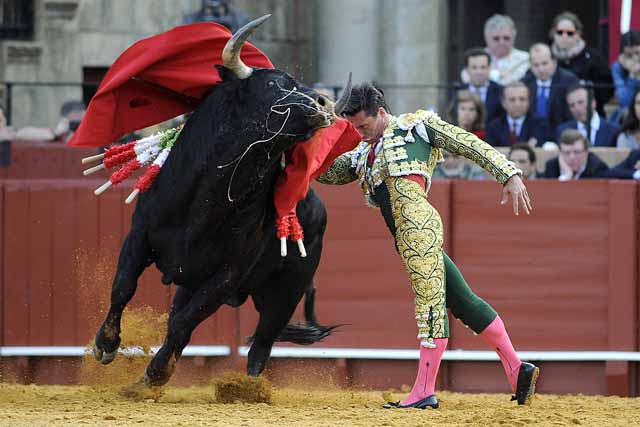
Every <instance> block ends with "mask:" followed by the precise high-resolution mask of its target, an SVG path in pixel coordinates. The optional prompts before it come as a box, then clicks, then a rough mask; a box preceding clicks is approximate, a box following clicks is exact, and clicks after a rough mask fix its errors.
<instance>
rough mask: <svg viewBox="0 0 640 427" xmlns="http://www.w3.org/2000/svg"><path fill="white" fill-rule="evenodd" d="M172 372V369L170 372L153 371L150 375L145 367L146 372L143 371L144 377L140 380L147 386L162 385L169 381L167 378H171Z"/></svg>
mask: <svg viewBox="0 0 640 427" xmlns="http://www.w3.org/2000/svg"><path fill="white" fill-rule="evenodd" d="M172 373H173V371H171V372H164V371H163V372H154V373H152V374H151V375H149V370H148V369H147V372H145V373H144V377H142V380H141V381H142V382H143V383H144V385H146V386H147V387H162V386H163V385H165V384H166V383H168V382H169V380H170V379H171V374H172Z"/></svg>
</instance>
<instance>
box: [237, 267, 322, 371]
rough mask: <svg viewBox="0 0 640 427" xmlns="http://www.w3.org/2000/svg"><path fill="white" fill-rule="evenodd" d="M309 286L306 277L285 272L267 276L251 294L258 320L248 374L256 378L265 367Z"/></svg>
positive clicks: (248, 363) (248, 362)
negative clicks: (273, 348)
mask: <svg viewBox="0 0 640 427" xmlns="http://www.w3.org/2000/svg"><path fill="white" fill-rule="evenodd" d="M303 280H306V281H303ZM308 283H310V279H309V278H307V277H304V278H302V277H300V275H299V274H295V273H291V272H288V271H285V272H283V273H279V274H274V275H272V276H271V277H269V279H268V280H267V281H266V282H265V283H264V284H262V285H261V286H260V288H259V289H257V290H256V291H255V292H254V293H253V294H252V297H253V301H254V303H255V306H256V309H257V310H258V312H259V313H260V320H259V321H258V326H257V327H256V332H255V334H254V336H253V343H252V344H251V349H250V350H249V357H248V360H247V374H248V375H251V376H256V377H257V376H258V375H260V374H261V373H262V371H263V370H264V368H265V367H266V365H267V361H268V360H269V355H270V354H271V347H273V343H274V342H275V341H276V339H277V338H278V336H279V335H280V332H281V331H282V330H283V329H284V328H285V326H287V323H288V322H289V320H290V319H291V316H292V315H293V312H294V311H295V309H296V306H297V305H298V303H299V302H300V299H301V298H302V295H303V294H304V291H305V288H306V286H307V284H308Z"/></svg>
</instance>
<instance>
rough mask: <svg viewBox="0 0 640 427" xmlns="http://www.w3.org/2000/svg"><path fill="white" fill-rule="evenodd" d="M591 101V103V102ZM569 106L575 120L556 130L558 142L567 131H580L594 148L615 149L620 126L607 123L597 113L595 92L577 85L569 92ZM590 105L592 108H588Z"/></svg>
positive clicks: (563, 124) (570, 88)
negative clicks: (570, 129)
mask: <svg viewBox="0 0 640 427" xmlns="http://www.w3.org/2000/svg"><path fill="white" fill-rule="evenodd" d="M589 100H591V102H589ZM567 105H568V106H569V111H570V112H571V116H573V120H570V121H568V122H564V123H562V124H561V125H560V126H558V129H557V130H556V138H557V139H556V141H559V140H560V135H561V134H562V132H563V131H564V130H565V129H569V128H572V129H578V131H579V132H580V133H581V134H582V135H584V137H585V138H587V140H588V142H589V144H590V145H591V146H593V147H615V145H616V135H617V133H618V129H619V128H618V126H617V125H615V124H613V123H611V122H609V121H607V120H606V119H605V118H604V117H600V115H599V114H598V113H597V111H596V100H595V99H594V97H593V90H592V89H591V88H587V87H585V86H584V85H581V84H575V85H573V86H571V87H569V89H568V90H567ZM589 105H590V107H591V108H588V107H589Z"/></svg>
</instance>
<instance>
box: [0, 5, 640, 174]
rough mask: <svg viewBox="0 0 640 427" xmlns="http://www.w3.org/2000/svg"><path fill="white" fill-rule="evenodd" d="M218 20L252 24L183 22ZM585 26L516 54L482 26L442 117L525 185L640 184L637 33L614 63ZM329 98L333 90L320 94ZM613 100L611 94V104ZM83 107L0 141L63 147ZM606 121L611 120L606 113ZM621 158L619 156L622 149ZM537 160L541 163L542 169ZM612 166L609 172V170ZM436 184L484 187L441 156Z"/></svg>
mask: <svg viewBox="0 0 640 427" xmlns="http://www.w3.org/2000/svg"><path fill="white" fill-rule="evenodd" d="M200 21H208V22H218V23H220V24H222V25H225V26H227V27H228V28H229V29H230V30H231V31H236V30H237V29H238V28H239V27H240V26H242V25H243V24H244V23H246V22H247V16H246V14H244V13H243V12H242V11H240V10H238V9H236V8H234V7H233V6H232V5H231V3H230V1H229V0H202V2H201V7H200V9H199V10H197V11H195V12H193V13H189V14H186V15H184V17H183V22H184V23H192V22H200ZM583 31H584V27H583V25H582V22H581V21H580V19H579V17H578V16H577V15H576V14H574V13H571V12H563V13H560V14H559V15H557V16H556V17H555V18H554V19H553V21H552V24H551V28H550V30H549V39H548V40H547V43H541V42H538V43H534V44H533V45H531V46H530V47H529V48H528V50H527V51H524V50H519V49H516V48H515V47H514V46H515V41H516V36H517V30H516V25H515V23H514V22H513V20H512V19H511V18H510V17H508V16H506V15H500V14H496V15H493V16H491V17H490V18H489V19H488V20H487V21H486V22H485V25H484V39H485V44H486V46H484V47H475V48H472V49H469V50H467V51H466V52H465V53H464V67H463V69H462V71H461V73H460V79H461V82H459V83H457V84H456V85H455V88H456V90H455V91H454V92H452V93H451V99H450V108H449V109H448V111H447V115H446V117H445V118H446V119H448V120H449V121H450V122H451V123H454V124H456V125H458V126H460V127H461V128H463V129H465V130H467V131H469V132H472V133H474V134H475V135H477V136H478V137H479V138H481V139H483V140H485V141H486V142H488V143H489V144H491V145H493V146H495V147H498V148H499V149H500V150H502V151H503V152H504V153H505V154H507V155H508V157H509V159H510V160H511V161H513V162H514V163H516V165H517V166H518V167H519V168H520V169H522V170H523V175H524V177H525V178H527V179H536V178H547V179H558V180H561V181H566V180H572V179H584V178H619V179H636V180H640V31H637V30H630V31H628V32H626V33H625V34H623V35H622V36H621V37H620V50H619V56H618V59H617V60H616V61H615V62H614V63H613V64H612V66H611V67H609V66H608V62H607V60H606V59H605V58H604V57H603V56H602V55H601V54H600V53H599V52H598V51H597V50H595V49H593V48H591V47H589V46H587V44H586V42H585V41H584V39H583V38H582V35H583ZM314 88H315V89H316V90H318V91H319V92H322V93H324V94H326V95H328V96H333V95H336V93H335V88H333V89H332V88H330V87H325V86H323V85H322V84H319V83H318V84H316V85H315V86H314ZM614 95H615V96H614ZM84 113H85V105H84V104H83V103H82V102H80V101H75V100H70V101H66V102H64V103H63V104H62V108H61V110H60V118H59V121H58V123H57V124H56V125H54V126H53V127H52V128H42V127H31V126H27V127H24V128H20V129H13V128H11V127H10V126H7V120H6V116H5V111H4V110H3V109H2V108H1V107H0V142H2V141H11V140H14V139H17V140H39V141H47V142H63V143H64V142H66V141H68V140H69V138H70V137H71V135H73V132H74V131H75V130H76V129H77V127H78V126H79V124H80V120H82V117H83V115H84ZM607 113H608V114H607ZM183 120H184V117H180V118H176V119H175V120H173V121H171V122H170V123H168V122H167V123H163V124H159V125H158V126H155V127H152V128H148V129H145V130H142V131H140V132H136V134H131V135H127V136H125V137H124V138H123V140H122V141H120V142H126V141H129V140H132V139H137V138H139V137H142V136H147V135H148V134H150V133H154V132H157V131H158V130H162V129H165V128H167V127H170V126H175V125H177V124H178V123H180V122H181V121H183ZM602 148H604V149H606V148H610V149H611V150H614V149H616V148H617V149H620V150H626V151H624V152H623V153H624V154H625V156H626V153H627V152H628V156H626V158H622V157H620V158H618V157H619V156H617V157H616V156H613V158H615V160H616V162H615V163H613V162H612V161H611V158H612V157H611V156H609V157H607V158H605V161H603V159H601V158H600V157H599V156H598V153H602V151H599V150H601V149H602ZM621 152H622V151H621ZM537 161H538V162H540V163H539V164H538V163H537ZM607 163H608V164H607ZM434 178H447V179H451V178H464V179H488V178H489V176H488V175H487V174H486V173H484V171H482V170H480V169H479V168H478V167H477V166H475V165H472V164H471V163H469V162H468V161H466V160H465V159H464V158H462V157H459V156H456V155H453V154H450V153H445V154H444V162H442V163H440V164H439V165H438V167H437V168H436V170H435V172H434Z"/></svg>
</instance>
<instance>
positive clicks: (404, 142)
mask: <svg viewBox="0 0 640 427" xmlns="http://www.w3.org/2000/svg"><path fill="white" fill-rule="evenodd" d="M371 150H373V153H371ZM441 150H447V151H449V152H451V153H453V154H458V155H461V156H464V157H466V158H468V159H470V160H472V161H474V162H475V163H477V164H478V165H480V166H481V167H483V168H484V169H485V170H487V171H488V172H489V173H491V174H492V175H493V176H494V177H495V178H496V179H497V181H498V182H499V183H501V184H505V183H506V182H507V181H508V180H509V178H510V177H511V176H513V175H516V174H521V171H520V170H519V169H517V168H516V167H515V166H514V165H513V163H511V162H510V161H508V160H507V159H506V157H505V156H504V155H503V154H501V153H500V152H498V151H497V150H495V149H494V148H493V147H491V146H490V145H489V144H487V143H485V142H484V141H482V140H481V139H479V138H478V137H477V136H475V135H473V134H472V133H469V132H467V131H465V130H463V129H461V128H459V127H456V126H453V125H451V124H449V123H447V122H445V121H443V120H442V119H440V118H439V117H438V116H437V115H436V114H435V113H433V112H430V111H423V110H419V111H417V112H415V113H410V114H402V115H400V116H398V117H395V116H390V119H389V123H388V125H387V128H386V129H385V130H384V133H383V136H382V138H381V140H380V141H379V142H378V143H377V144H369V143H366V142H361V143H360V144H359V145H358V147H356V148H355V149H354V150H353V151H350V152H348V153H345V154H343V155H341V156H340V157H338V158H337V159H336V160H335V161H334V162H333V164H332V165H331V167H330V168H329V169H328V170H327V171H326V172H325V173H324V174H322V175H321V176H320V177H318V179H317V180H318V181H319V182H321V183H324V184H335V185H342V184H347V183H349V182H352V181H355V180H358V179H359V180H360V185H361V187H362V191H363V192H364V195H365V198H366V199H367V202H368V204H369V205H371V206H372V207H377V208H379V209H380V211H381V213H382V215H383V217H384V220H385V222H386V224H387V226H388V228H389V230H390V231H391V233H392V234H393V236H394V239H395V244H396V249H397V251H398V253H399V254H400V257H401V258H402V261H403V263H404V266H405V269H406V270H407V273H408V274H409V278H410V280H411V286H412V288H413V291H414V293H415V317H416V320H417V324H418V339H420V340H421V344H422V345H423V346H425V347H435V345H434V342H433V339H434V338H446V337H448V336H449V324H448V319H447V311H446V307H450V308H451V309H452V312H453V315H454V316H455V317H457V318H459V319H460V320H462V321H463V322H464V323H465V324H466V325H467V326H469V327H471V329H473V330H474V331H475V332H476V333H480V332H482V330H484V328H485V327H486V326H488V325H489V323H491V322H492V321H493V319H495V317H496V312H495V311H494V310H493V308H491V306H489V305H488V304H487V303H486V302H484V301H483V300H482V299H480V298H479V297H477V296H476V295H475V294H474V293H473V292H472V291H471V289H470V288H469V286H468V285H467V284H466V282H465V281H464V279H463V277H462V275H461V274H460V271H459V270H458V268H457V267H456V266H455V264H454V263H453V261H451V259H450V258H449V257H448V256H447V255H446V254H445V253H444V251H443V226H442V220H441V218H440V215H439V214H438V212H437V211H436V209H435V208H434V207H433V206H431V204H430V203H429V202H428V201H427V194H428V191H429V187H430V184H431V175H432V173H433V170H434V168H435V166H436V164H437V163H438V162H439V161H440V160H441V159H442V153H441ZM415 176H421V177H424V179H425V181H426V189H425V188H423V187H422V185H420V184H419V183H418V182H417V180H414V179H407V177H415Z"/></svg>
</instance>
